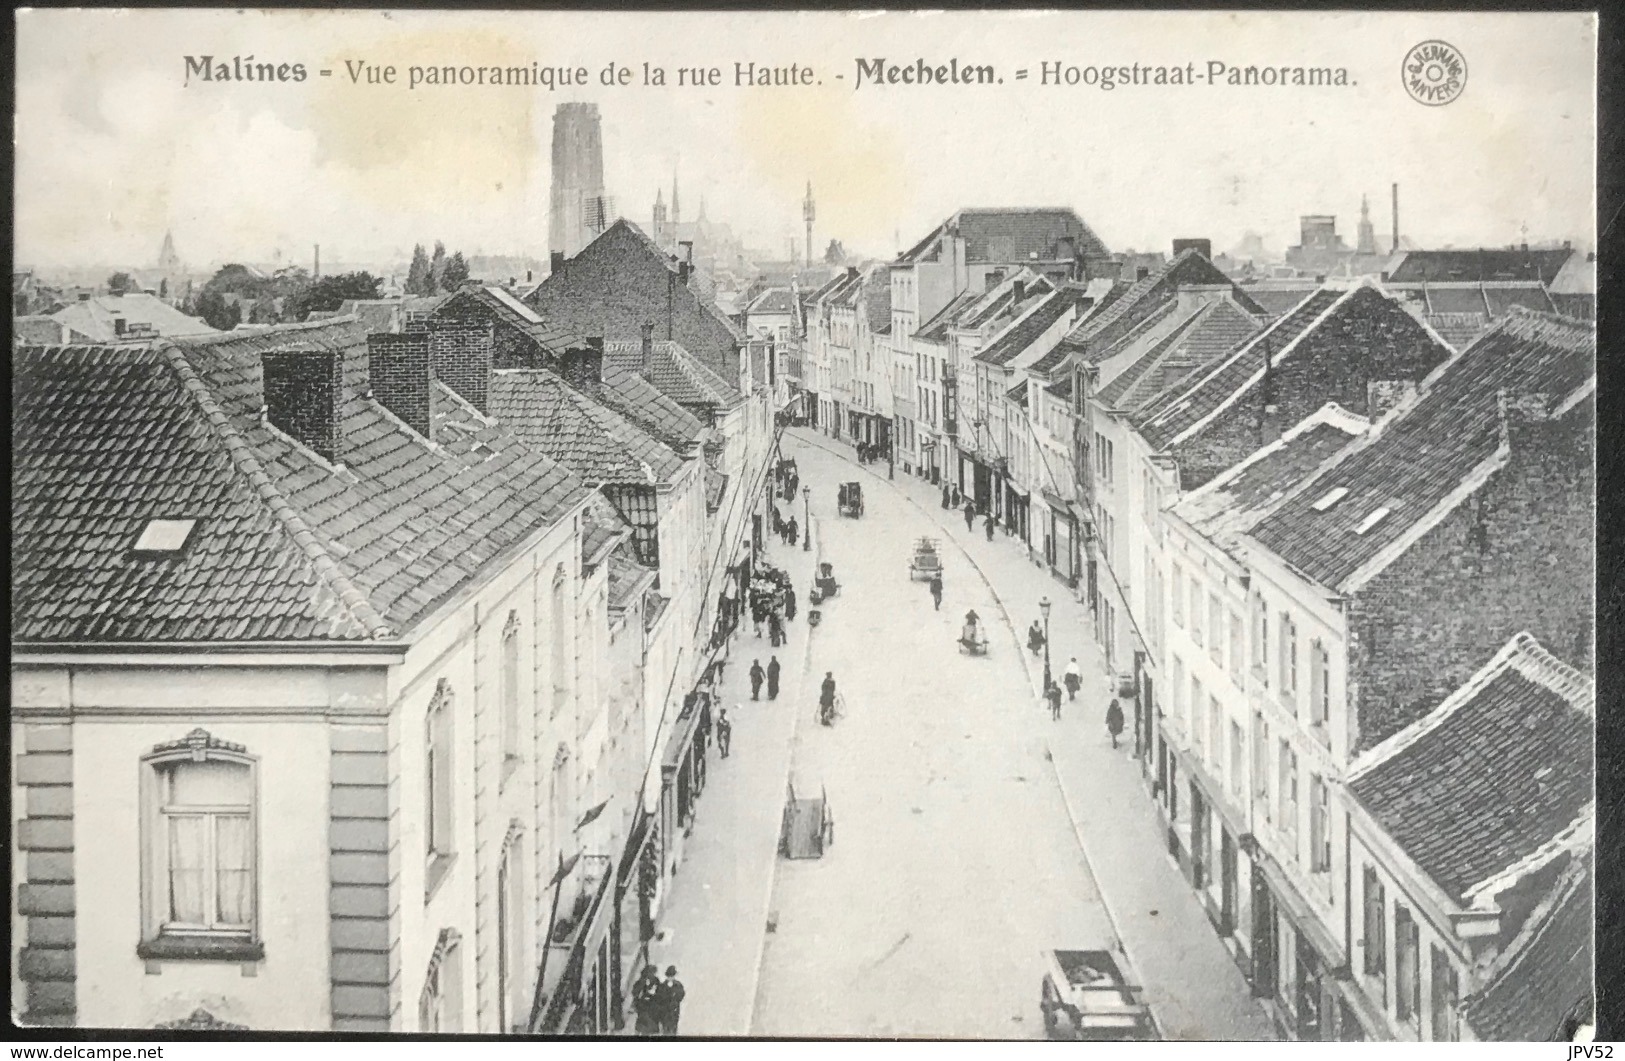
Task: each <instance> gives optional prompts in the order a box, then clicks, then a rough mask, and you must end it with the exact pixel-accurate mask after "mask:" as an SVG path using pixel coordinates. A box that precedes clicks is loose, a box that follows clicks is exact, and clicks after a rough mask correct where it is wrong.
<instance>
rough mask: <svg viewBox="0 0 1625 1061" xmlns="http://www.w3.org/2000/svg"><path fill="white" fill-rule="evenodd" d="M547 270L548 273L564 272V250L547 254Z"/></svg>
mask: <svg viewBox="0 0 1625 1061" xmlns="http://www.w3.org/2000/svg"><path fill="white" fill-rule="evenodd" d="M547 271H548V272H549V273H562V272H564V252H563V251H554V252H553V253H552V254H551V255H549V256H548V260H547Z"/></svg>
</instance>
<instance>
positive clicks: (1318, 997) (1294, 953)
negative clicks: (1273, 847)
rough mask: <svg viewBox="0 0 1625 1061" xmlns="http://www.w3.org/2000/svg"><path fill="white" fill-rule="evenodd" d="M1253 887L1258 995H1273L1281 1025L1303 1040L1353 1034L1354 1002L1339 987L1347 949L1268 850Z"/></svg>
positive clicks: (1258, 857)
mask: <svg viewBox="0 0 1625 1061" xmlns="http://www.w3.org/2000/svg"><path fill="white" fill-rule="evenodd" d="M1252 891H1253V898H1254V901H1255V904H1256V905H1255V909H1254V917H1253V923H1254V930H1255V933H1256V935H1255V939H1254V946H1253V969H1254V977H1255V979H1256V980H1258V981H1261V982H1262V985H1263V986H1261V984H1260V983H1258V982H1255V984H1254V994H1255V995H1257V996H1259V997H1260V998H1264V999H1266V1000H1267V1003H1268V1007H1269V1008H1270V1010H1271V1012H1272V1015H1273V1016H1274V1018H1275V1024H1276V1028H1277V1029H1278V1030H1279V1031H1280V1032H1281V1034H1282V1035H1283V1036H1284V1037H1287V1038H1292V1039H1298V1040H1301V1041H1315V1040H1336V1039H1339V1038H1341V1037H1343V1036H1345V1035H1347V1034H1349V1029H1347V1028H1346V1027H1345V1024H1346V1022H1345V1020H1344V1017H1345V1012H1346V1011H1347V1010H1348V1009H1349V1007H1348V1006H1347V1004H1346V1000H1345V999H1344V997H1342V996H1343V994H1344V993H1343V992H1340V991H1339V990H1338V987H1337V985H1338V982H1339V981H1340V980H1345V979H1346V978H1347V975H1348V971H1347V962H1346V960H1345V958H1344V954H1343V950H1342V948H1341V947H1340V946H1338V943H1337V940H1336V939H1335V938H1333V936H1332V934H1331V932H1330V930H1328V929H1327V928H1326V927H1325V926H1324V925H1322V924H1321V923H1320V919H1319V918H1318V917H1316V916H1315V913H1314V911H1313V910H1312V909H1311V908H1310V906H1309V903H1308V902H1307V901H1306V900H1305V899H1304V898H1303V896H1302V895H1301V894H1300V893H1299V892H1298V889H1297V888H1296V887H1295V886H1294V885H1293V883H1292V881H1291V879H1290V878H1289V877H1288V876H1287V874H1286V871H1285V870H1284V869H1283V868H1282V867H1281V865H1280V863H1278V862H1277V861H1276V860H1275V859H1274V858H1273V857H1272V856H1271V855H1270V854H1269V853H1268V852H1266V851H1263V850H1262V849H1259V850H1257V851H1256V852H1255V853H1254V857H1253V884H1252ZM1259 907H1263V910H1262V911H1260V909H1259ZM1261 920H1263V921H1265V922H1268V923H1260V922H1261ZM1266 941H1267V945H1266ZM1266 963H1267V965H1268V966H1269V968H1267V969H1266V968H1265V966H1266ZM1265 986H1267V988H1268V991H1267V992H1266V991H1265V990H1264V989H1263V988H1264V987H1265ZM1355 1025H1356V1028H1357V1027H1358V1021H1356V1022H1355Z"/></svg>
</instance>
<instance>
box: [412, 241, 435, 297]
mask: <svg viewBox="0 0 1625 1061" xmlns="http://www.w3.org/2000/svg"><path fill="white" fill-rule="evenodd" d="M406 293H407V294H408V295H432V294H434V278H433V277H432V276H431V275H430V274H429V255H428V254H427V253H425V251H424V250H423V244H421V243H419V244H416V245H414V246H413V247H412V264H411V265H410V266H408V267H407V269H406Z"/></svg>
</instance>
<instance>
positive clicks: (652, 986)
mask: <svg viewBox="0 0 1625 1061" xmlns="http://www.w3.org/2000/svg"><path fill="white" fill-rule="evenodd" d="M632 1012H633V1013H634V1014H635V1015H636V1018H637V1022H636V1024H634V1025H633V1027H634V1028H635V1029H636V1030H637V1033H638V1034H639V1035H659V1034H660V970H659V969H657V968H655V967H654V966H653V965H645V966H644V967H643V972H641V973H639V974H638V978H637V979H636V980H634V981H632Z"/></svg>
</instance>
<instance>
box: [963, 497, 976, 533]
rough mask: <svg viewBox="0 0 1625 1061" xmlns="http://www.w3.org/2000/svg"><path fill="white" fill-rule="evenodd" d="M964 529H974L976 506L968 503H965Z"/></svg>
mask: <svg viewBox="0 0 1625 1061" xmlns="http://www.w3.org/2000/svg"><path fill="white" fill-rule="evenodd" d="M965 529H966V530H968V531H971V530H975V529H976V506H975V505H973V504H971V503H970V502H969V501H967V502H965Z"/></svg>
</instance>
